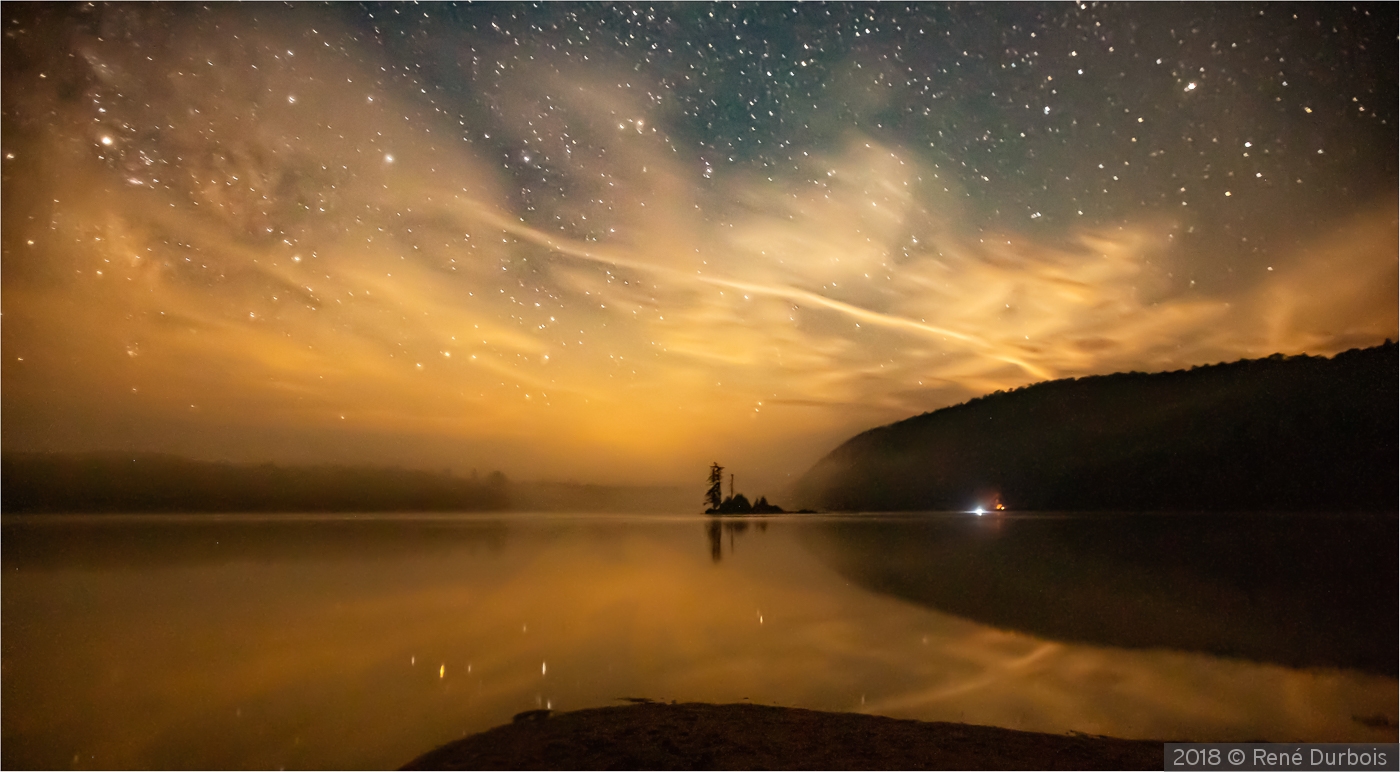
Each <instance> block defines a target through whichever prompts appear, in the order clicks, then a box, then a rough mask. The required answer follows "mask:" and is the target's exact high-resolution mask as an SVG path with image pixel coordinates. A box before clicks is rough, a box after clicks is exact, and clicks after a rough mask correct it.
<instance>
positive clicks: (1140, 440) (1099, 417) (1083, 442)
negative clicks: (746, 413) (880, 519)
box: [795, 341, 1400, 511]
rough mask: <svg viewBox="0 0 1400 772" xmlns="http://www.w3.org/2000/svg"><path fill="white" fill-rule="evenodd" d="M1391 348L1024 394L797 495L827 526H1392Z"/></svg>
mask: <svg viewBox="0 0 1400 772" xmlns="http://www.w3.org/2000/svg"><path fill="white" fill-rule="evenodd" d="M1397 372H1400V369H1398V368H1397V346H1396V344H1395V343H1392V342H1390V341H1386V342H1385V344H1383V345H1380V346H1376V347H1373V348H1368V349H1352V350H1350V351H1346V352H1343V353H1340V354H1338V355H1336V356H1335V357H1332V358H1330V359H1329V358H1326V357H1314V356H1306V355H1303V356H1292V357H1289V356H1283V355H1281V354H1275V355H1274V356H1271V357H1268V358H1267V359H1254V360H1241V361H1238V362H1233V363H1228V364H1217V365H1209V366H1204V367H1193V368H1191V369H1190V370H1177V371H1174V372H1167V373H1154V374H1146V373H1138V372H1131V373H1118V374H1114V375H1106V376H1092V377H1087V378H1079V379H1074V378H1070V379H1064V380H1057V381H1047V382H1044V383H1038V384H1033V385H1030V386H1026V387H1023V388H1020V389H1016V390H1014V391H1010V392H996V393H993V394H989V395H987V396H984V397H980V398H977V399H973V400H971V401H969V402H966V403H963V404H961V405H955V406H953V407H948V408H944V409H942V410H937V411H934V412H931V413H925V414H923V415H920V416H916V417H914V418H909V419H906V420H904V421H899V422H897V423H893V424H890V425H888V426H882V427H879V428H876V429H871V430H869V431H867V432H864V433H862V434H859V435H857V436H855V437H853V438H851V439H850V440H847V441H846V442H845V443H844V444H842V445H841V446H840V447H838V448H836V449H835V450H833V451H832V452H831V453H829V454H827V456H825V457H824V458H822V459H821V460H820V461H818V462H817V463H816V465H814V466H813V467H812V468H811V469H810V470H809V471H808V472H807V473H806V474H805V475H803V477H802V478H801V479H800V480H799V481H798V483H797V484H796V486H795V490H796V493H797V496H798V498H799V500H800V501H801V502H802V503H803V504H804V505H806V506H815V507H818V508H821V509H825V510H835V511H919V510H969V509H972V508H973V507H977V506H984V507H988V508H990V507H989V502H992V501H999V502H1004V503H1005V505H1006V507H1007V508H1008V509H1011V510H1022V511H1024V510H1233V511H1262V510H1277V511H1328V510H1333V511H1338V510H1350V511H1394V510H1395V508H1396V496H1397V484H1398V482H1400V481H1398V480H1397V471H1396V470H1397V452H1396V446H1397V442H1396V430H1397V425H1398V424H1400V416H1398V415H1397V412H1398V411H1397V386H1396V384H1397Z"/></svg>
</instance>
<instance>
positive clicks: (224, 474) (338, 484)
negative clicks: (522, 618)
mask: <svg viewBox="0 0 1400 772" xmlns="http://www.w3.org/2000/svg"><path fill="white" fill-rule="evenodd" d="M507 491H508V483H507V481H506V479H505V475H502V474H501V473H500V472H493V473H491V474H490V475H487V476H486V477H485V478H482V479H468V478H461V477H454V476H452V475H449V474H440V473H435V472H424V471H416V470H408V469H394V468H376V467H352V466H276V465H273V464H257V465H254V464H230V463H220V462H207V461H191V460H189V459H184V458H179V457H176V456H167V455H158V454H140V453H125V454H122V453H82V454H48V453H6V454H4V456H3V459H0V506H3V509H4V512H5V513H6V514H15V513H20V512H390V511H393V512H446V511H451V512H459V511H481V510H499V509H505V508H507V506H508V505H509V500H508V495H507Z"/></svg>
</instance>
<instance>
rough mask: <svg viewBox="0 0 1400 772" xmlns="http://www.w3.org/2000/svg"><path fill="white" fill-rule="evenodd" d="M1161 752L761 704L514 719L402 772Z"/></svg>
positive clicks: (1145, 746)
mask: <svg viewBox="0 0 1400 772" xmlns="http://www.w3.org/2000/svg"><path fill="white" fill-rule="evenodd" d="M1161 766H1162V743H1160V742H1154V741H1146V740H1117V739H1112V738H1107V737H1089V736H1083V735H1072V736H1065V735H1053V734H1041V733H1039V732H1018V731H1016V730H1013V729H999V728H996V727H990V726H972V725H969V724H950V723H943V722H927V721H910V720H902V719H894V718H885V717H883V716H867V715H863V714H859V713H826V712H822V711H816V710H804V709H801V708H780V707H772V706H767V705H746V704H739V705H708V704H704V703H685V704H682V705H666V704H662V703H656V702H650V703H644V704H637V705H626V706H622V707H611V708H592V709H589V710H578V711H573V712H570V713H554V714H547V713H545V712H544V711H539V712H537V713H536V712H531V713H526V714H521V715H520V716H517V717H516V720H515V721H514V722H513V723H511V724H507V725H505V726H499V727H496V728H495V729H492V730H490V731H486V732H482V733H481V734H476V735H472V736H471V737H467V738H464V739H461V740H458V741H456V742H453V743H449V744H448V745H444V746H443V747H441V748H438V749H437V750H435V751H431V752H429V753H426V754H424V755H422V756H419V757H418V758H416V759H414V760H413V761H412V762H410V763H409V764H408V765H407V766H405V767H404V769H1160V768H1161Z"/></svg>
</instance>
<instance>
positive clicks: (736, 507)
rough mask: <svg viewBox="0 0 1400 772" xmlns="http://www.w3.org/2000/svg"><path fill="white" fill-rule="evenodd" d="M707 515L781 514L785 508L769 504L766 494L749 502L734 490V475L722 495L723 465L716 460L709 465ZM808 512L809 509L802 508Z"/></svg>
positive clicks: (706, 499)
mask: <svg viewBox="0 0 1400 772" xmlns="http://www.w3.org/2000/svg"><path fill="white" fill-rule="evenodd" d="M705 503H706V504H709V506H708V507H707V508H706V509H705V514H707V515H781V514H784V513H786V512H787V510H785V509H783V508H782V507H780V506H778V505H777V504H769V503H768V497H767V496H759V497H758V501H757V502H755V503H752V504H751V503H749V498H748V497H747V496H745V495H744V494H742V493H736V492H735V491H734V476H733V475H730V476H729V495H728V496H724V467H722V466H720V465H719V463H718V462H715V463H714V464H711V465H710V489H709V490H708V491H706V493H705ZM803 513H804V514H806V513H810V510H803Z"/></svg>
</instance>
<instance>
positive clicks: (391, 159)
mask: <svg viewBox="0 0 1400 772" xmlns="http://www.w3.org/2000/svg"><path fill="white" fill-rule="evenodd" d="M384 162H385V163H393V162H394V157H393V156H391V155H389V154H388V153H385V154H384Z"/></svg>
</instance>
